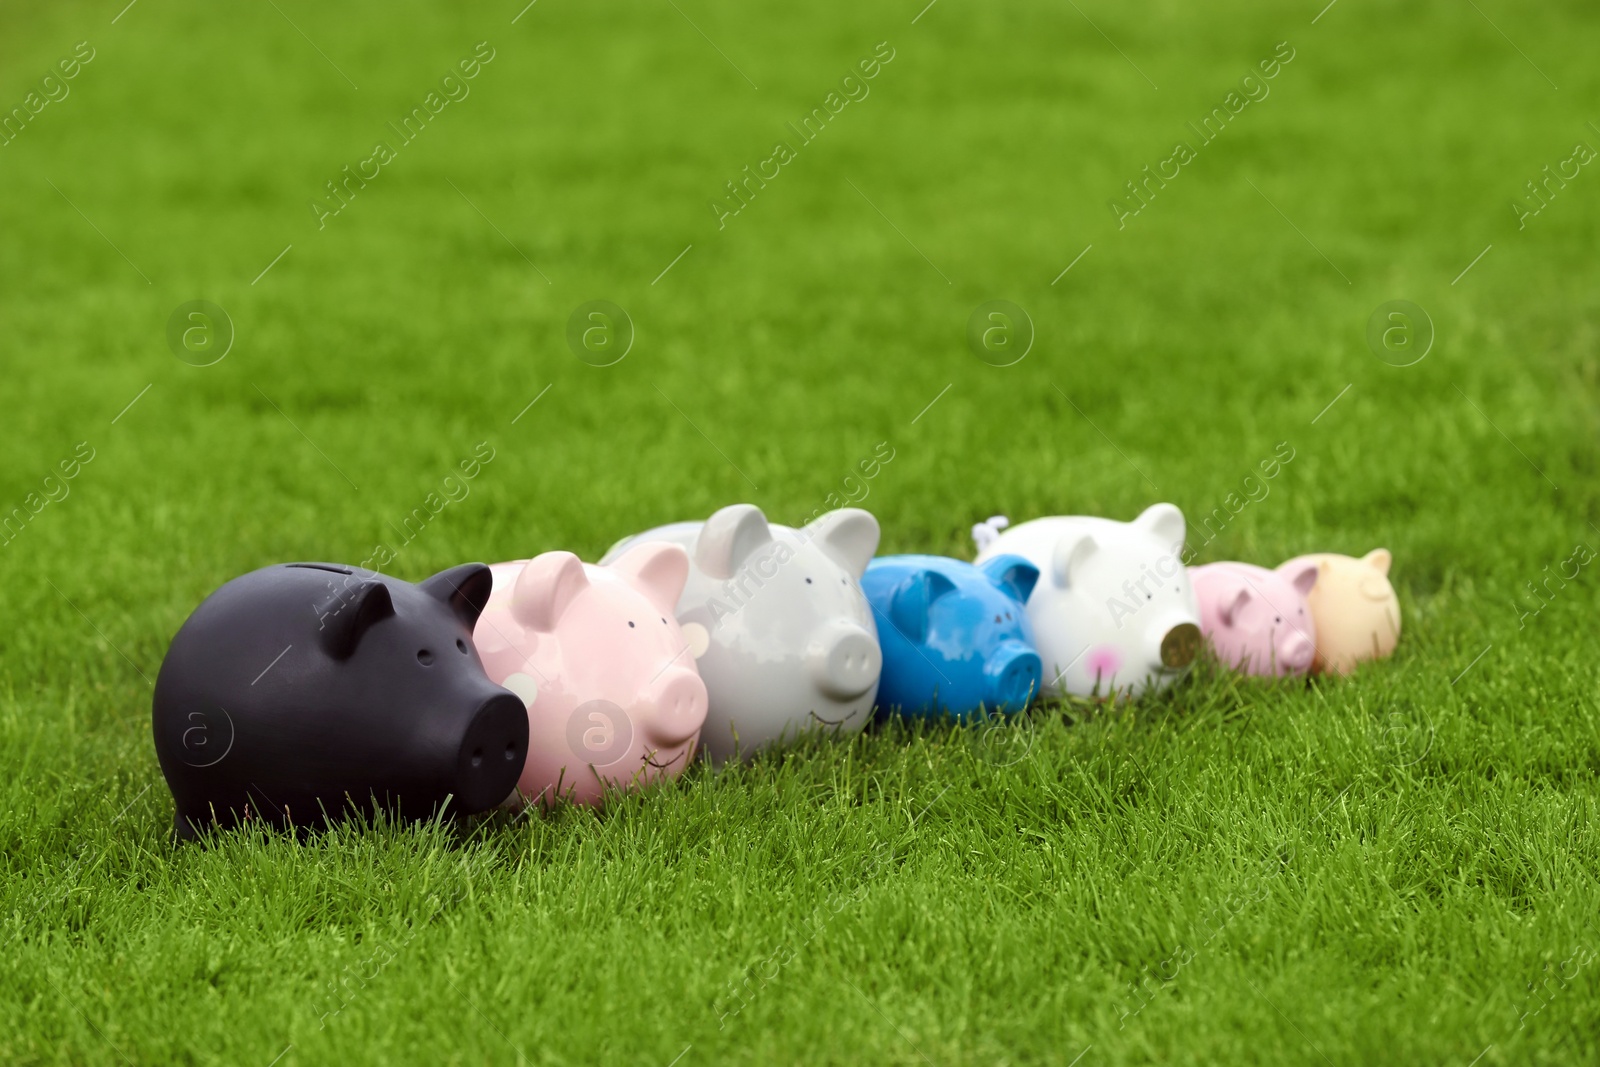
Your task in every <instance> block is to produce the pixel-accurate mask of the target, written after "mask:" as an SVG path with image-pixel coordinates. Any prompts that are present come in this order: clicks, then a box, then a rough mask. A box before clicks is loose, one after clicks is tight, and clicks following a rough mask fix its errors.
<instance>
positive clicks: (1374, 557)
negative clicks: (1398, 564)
mask: <svg viewBox="0 0 1600 1067" xmlns="http://www.w3.org/2000/svg"><path fill="white" fill-rule="evenodd" d="M1361 562H1362V563H1367V564H1371V565H1372V566H1373V567H1376V568H1377V570H1378V573H1379V574H1382V575H1384V576H1385V577H1387V576H1388V574H1389V565H1390V564H1391V563H1393V562H1394V557H1393V556H1391V555H1390V554H1389V550H1388V549H1387V548H1375V549H1373V550H1372V551H1371V552H1368V553H1367V554H1366V555H1365V556H1362V557H1361Z"/></svg>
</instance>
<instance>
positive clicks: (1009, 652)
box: [983, 641, 1040, 711]
mask: <svg viewBox="0 0 1600 1067" xmlns="http://www.w3.org/2000/svg"><path fill="white" fill-rule="evenodd" d="M983 675H984V703H985V704H986V705H987V706H988V707H991V708H1003V709H1005V710H1008V711H1017V710H1020V709H1022V708H1024V707H1027V705H1028V701H1030V700H1032V699H1033V698H1034V697H1035V696H1038V694H1039V682H1040V662H1039V654H1038V653H1037V652H1035V651H1034V650H1033V649H1031V648H1029V647H1028V646H1027V645H1025V644H1023V643H1022V642H1021V641H1006V642H1005V643H1003V644H1001V645H1000V647H999V648H997V649H995V650H994V651H993V652H992V653H990V654H989V658H988V660H987V661H986V662H985V663H984V665H983Z"/></svg>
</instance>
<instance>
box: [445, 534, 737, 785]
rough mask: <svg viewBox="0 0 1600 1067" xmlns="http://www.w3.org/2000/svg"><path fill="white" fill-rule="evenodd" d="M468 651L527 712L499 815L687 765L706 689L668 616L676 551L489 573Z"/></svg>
mask: <svg viewBox="0 0 1600 1067" xmlns="http://www.w3.org/2000/svg"><path fill="white" fill-rule="evenodd" d="M490 569H491V571H492V572H493V574H494V590H493V592H492V593H491V594H490V596H489V603H488V606H487V607H485V608H484V610H483V614H482V615H481V616H479V618H478V623H477V626H476V627H475V628H474V630H473V633H472V640H473V643H474V644H475V645H477V647H478V656H479V658H481V659H482V660H483V666H484V669H485V670H486V671H487V672H488V674H489V678H490V680H492V681H494V682H495V683H496V684H498V685H503V686H505V687H506V688H507V689H509V690H511V691H512V692H513V693H516V694H517V696H519V697H521V698H522V702H523V703H524V704H526V705H527V708H528V760H527V763H525V764H524V765H523V768H522V775H521V777H519V778H518V779H517V788H516V791H515V792H513V793H512V795H511V796H510V797H509V798H507V801H506V806H508V807H518V806H520V805H521V804H523V803H525V802H528V801H533V800H541V801H543V802H544V803H546V804H548V803H550V802H551V801H552V800H554V799H555V798H556V797H558V796H560V797H566V798H568V799H570V800H574V801H577V802H578V803H582V804H598V803H599V802H600V801H601V798H602V797H603V796H604V794H605V787H606V785H608V784H610V785H613V786H619V787H624V788H630V787H635V786H640V785H643V784H646V783H648V782H654V781H658V780H660V779H663V778H669V777H676V776H677V775H678V774H680V773H682V771H683V769H684V768H685V767H687V766H688V764H689V760H690V759H691V758H692V756H693V755H694V749H695V744H696V743H697V742H698V741H699V739H700V726H701V724H702V723H704V722H705V718H706V687H705V683H704V682H702V681H701V680H700V673H699V671H698V670H697V669H696V668H695V662H694V655H693V653H692V652H691V651H690V650H689V645H688V642H687V641H686V640H685V639H684V636H683V631H682V630H681V629H680V628H679V627H678V621H677V619H676V618H674V616H673V609H674V607H675V606H676V605H677V602H678V597H679V596H680V595H681V594H682V593H683V586H684V582H685V581H687V580H688V577H689V557H688V555H687V554H686V553H685V552H684V550H683V549H682V548H680V547H678V546H677V545H669V544H665V543H663V542H659V541H649V542H643V543H641V544H639V545H636V546H634V547H633V548H632V549H630V550H629V551H627V552H626V553H624V554H623V555H621V556H620V557H618V558H617V559H616V560H615V561H614V562H612V563H611V564H609V565H607V566H604V567H599V566H593V565H591V564H586V563H583V562H582V561H580V560H579V559H578V557H577V556H575V555H573V554H572V553H571V552H546V553H544V554H543V555H541V556H537V557H535V558H534V559H531V560H527V561H525V562H517V563H500V564H496V565H495V566H494V567H492V568H490Z"/></svg>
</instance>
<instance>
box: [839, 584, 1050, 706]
mask: <svg viewBox="0 0 1600 1067" xmlns="http://www.w3.org/2000/svg"><path fill="white" fill-rule="evenodd" d="M1038 579H1039V571H1038V568H1036V567H1035V566H1034V565H1033V564H1031V563H1029V562H1028V561H1027V560H1025V559H1023V558H1022V557H1021V556H1010V555H1006V556H996V557H995V558H993V559H990V560H987V561H986V562H985V563H984V564H983V565H982V566H981V567H979V566H974V565H973V564H971V563H966V562H963V561H962V560H958V559H949V558H946V557H944V556H880V557H878V558H877V559H874V560H873V561H872V562H871V563H870V564H868V565H867V572H866V574H865V575H864V576H863V577H862V579H861V588H862V591H863V592H865V593H866V594H867V600H868V601H869V602H870V603H871V604H872V613H873V616H874V619H875V621H876V622H877V624H878V640H879V642H880V644H881V645H882V648H883V674H882V675H881V677H880V679H879V682H878V715H879V716H880V717H882V716H885V715H889V714H894V713H896V712H898V713H899V714H901V715H907V716H912V717H917V718H931V717H935V716H939V715H943V714H949V715H952V716H954V717H956V718H958V719H965V718H967V717H968V716H970V715H972V714H974V713H975V712H977V711H978V709H979V708H980V707H982V708H985V709H987V710H989V711H1004V712H1015V711H1020V710H1022V709H1023V708H1024V707H1026V706H1027V704H1028V701H1029V700H1030V699H1032V698H1033V697H1034V696H1037V695H1038V693H1039V689H1040V681H1041V678H1040V660H1039V653H1038V650H1037V649H1036V648H1035V647H1034V641H1033V626H1032V624H1030V623H1029V622H1028V616H1027V613H1026V612H1025V611H1024V610H1023V605H1024V604H1025V603H1026V602H1027V599H1028V594H1029V593H1031V592H1032V591H1033V586H1034V583H1035V582H1037V581H1038Z"/></svg>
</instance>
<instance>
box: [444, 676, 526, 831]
mask: <svg viewBox="0 0 1600 1067" xmlns="http://www.w3.org/2000/svg"><path fill="white" fill-rule="evenodd" d="M527 759H528V709H527V708H526V707H524V706H523V703H522V701H521V700H520V699H518V698H517V697H516V696H514V695H513V694H511V693H500V694H498V695H496V696H492V697H490V698H489V699H488V700H485V701H484V702H483V703H482V704H480V705H479V706H478V710H477V711H475V712H473V714H472V717H471V719H469V720H468V721H467V728H466V731H465V732H464V733H463V734H462V735H461V744H460V746H459V747H458V748H457V750H456V765H455V782H454V785H453V787H452V788H451V792H452V793H454V794H455V798H456V803H457V804H460V805H461V810H462V811H464V812H468V813H471V812H476V811H487V810H488V809H489V808H492V807H494V806H495V805H496V804H498V803H500V802H501V801H502V800H504V799H505V798H506V796H507V795H508V794H509V793H510V792H511V790H512V789H513V788H514V787H515V786H516V784H517V776H518V775H520V774H521V773H522V765H523V763H525V762H526V761H527Z"/></svg>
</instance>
